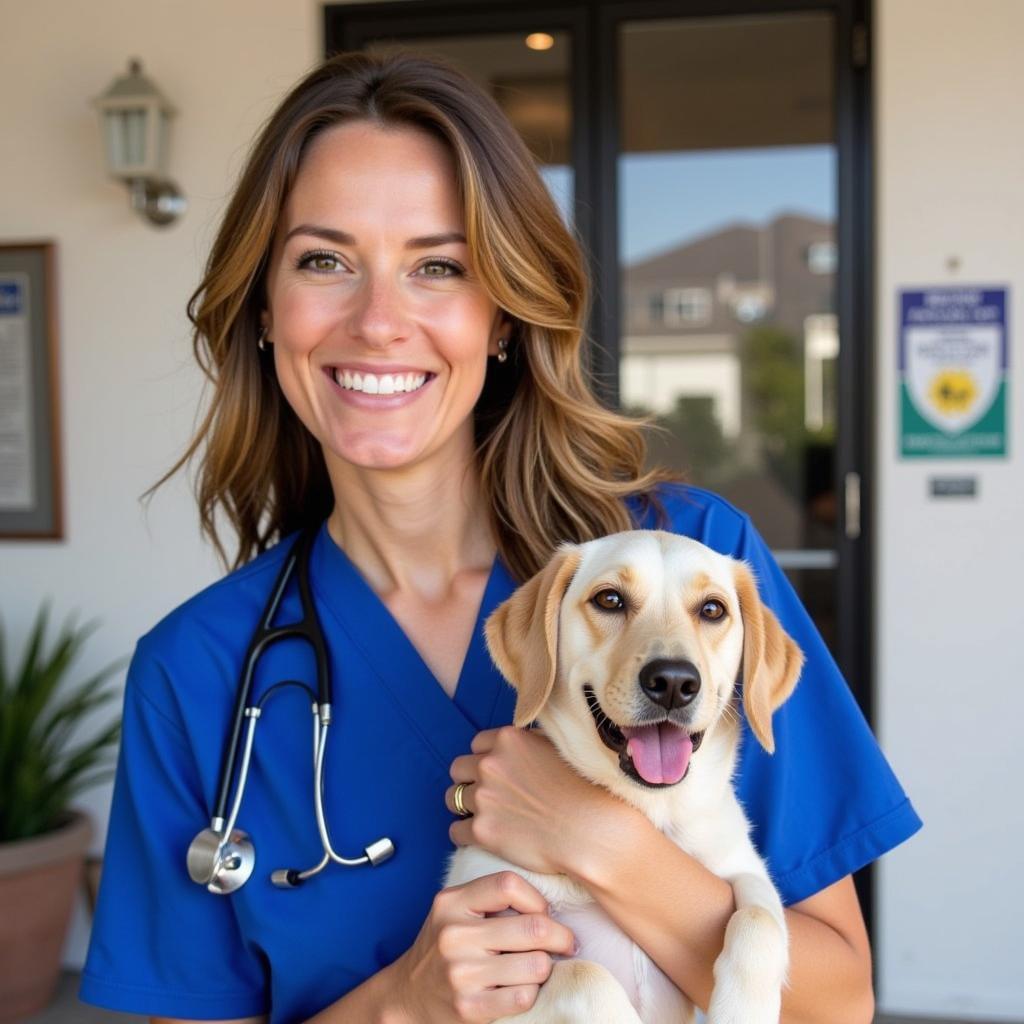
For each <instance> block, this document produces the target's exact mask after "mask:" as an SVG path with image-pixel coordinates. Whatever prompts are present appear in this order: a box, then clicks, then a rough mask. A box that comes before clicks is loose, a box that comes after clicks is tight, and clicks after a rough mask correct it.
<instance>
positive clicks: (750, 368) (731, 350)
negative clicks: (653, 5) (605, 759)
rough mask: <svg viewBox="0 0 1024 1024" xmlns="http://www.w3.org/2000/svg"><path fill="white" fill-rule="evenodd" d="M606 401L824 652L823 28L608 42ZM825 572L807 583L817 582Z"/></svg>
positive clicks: (706, 26)
mask: <svg viewBox="0 0 1024 1024" xmlns="http://www.w3.org/2000/svg"><path fill="white" fill-rule="evenodd" d="M620 56H621V64H620V66H621V68H622V79H621V83H620V85H621V91H622V107H621V110H622V113H621V117H620V124H621V126H622V127H621V137H620V156H619V162H618V173H619V196H620V209H619V221H620V239H621V243H620V245H621V248H620V259H621V263H622V267H623V270H622V278H621V282H622V284H621V287H622V302H621V309H622V320H621V348H620V351H621V366H620V394H621V400H622V405H623V406H624V407H625V408H627V409H631V410H633V411H644V412H648V413H653V414H654V415H655V416H656V417H657V421H658V423H659V424H660V425H661V426H663V427H665V428H666V430H667V433H666V434H661V435H659V437H658V439H657V440H656V441H655V443H653V444H652V452H651V459H652V461H654V462H660V463H667V464H670V465H673V466H675V467H676V468H679V469H683V470H684V471H686V472H687V475H688V477H689V479H691V480H692V481H693V482H694V483H696V484H699V485H702V486H706V487H708V488H710V489H712V490H715V491H717V492H719V493H721V494H723V495H724V496H725V497H727V498H728V499H729V500H731V501H732V502H734V504H736V505H737V506H739V507H740V508H741V509H743V510H744V511H747V512H749V513H750V515H751V517H752V519H753V520H754V523H755V525H756V526H757V527H758V529H759V530H760V531H761V532H762V533H763V534H764V536H765V537H766V539H767V540H768V542H769V543H770V544H771V546H772V547H773V548H774V549H776V553H777V557H779V560H780V561H781V562H782V564H783V565H784V566H787V567H788V568H791V569H792V570H793V571H792V572H791V579H792V580H793V581H794V583H795V584H796V585H798V586H799V588H800V590H801V593H802V596H803V597H804V599H805V602H806V603H807V604H808V605H809V607H810V608H811V611H812V614H814V616H815V618H816V619H817V621H818V624H819V626H820V627H821V628H822V631H823V632H824V633H825V634H826V636H827V638H828V639H829V640H832V639H833V637H834V629H833V620H834V613H833V608H832V605H833V596H832V593H833V591H834V578H833V576H834V572H833V570H834V566H835V564H836V559H835V550H834V548H835V523H836V518H835V504H836V503H835V495H834V493H833V482H832V453H833V450H834V445H835V429H836V360H837V357H838V354H839V335H838V326H837V318H836V309H835V273H836V269H837V267H836V245H835V190H834V182H835V148H834V144H833V141H834V126H833V120H832V110H833V95H832V80H833V73H832V22H831V16H829V15H825V14H814V15H793V16H789V15H785V16H783V15H775V16H772V17H771V18H742V19H741V18H717V19H673V20H670V21H643V22H630V23H627V24H626V25H625V26H624V27H623V29H622V30H621V33H620ZM822 570H824V571H822Z"/></svg>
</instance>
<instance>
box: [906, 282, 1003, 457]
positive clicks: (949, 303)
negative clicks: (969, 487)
mask: <svg viewBox="0 0 1024 1024" xmlns="http://www.w3.org/2000/svg"><path fill="white" fill-rule="evenodd" d="M899 301H900V454H902V455H904V456H910V457H918V458H929V457H930V458H942V459H950V458H964V457H966V458H971V457H977V456H993V455H995V456H1005V455H1006V403H1007V395H1006V390H1007V380H1006V378H1007V372H1006V371H1007V364H1008V348H1009V341H1008V339H1007V333H1006V307H1007V295H1006V289H1005V288H927V289H924V290H922V291H901V292H900V294H899Z"/></svg>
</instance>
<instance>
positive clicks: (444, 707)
mask: <svg viewBox="0 0 1024 1024" xmlns="http://www.w3.org/2000/svg"><path fill="white" fill-rule="evenodd" d="M310 578H311V583H312V586H313V590H314V593H315V595H316V599H317V601H318V603H322V604H323V605H325V606H326V607H327V608H328V609H329V610H330V612H332V613H333V614H334V616H335V617H336V619H337V620H338V622H339V623H340V624H341V625H342V626H343V627H344V629H345V632H346V633H348V635H349V638H350V640H351V641H352V643H353V644H354V645H355V646H356V647H357V648H359V650H360V652H361V653H362V654H363V656H364V658H365V660H366V663H367V665H368V666H369V667H370V668H371V669H372V670H373V672H374V673H375V674H376V676H377V678H378V679H379V680H380V682H381V683H382V684H383V685H384V686H385V687H387V689H388V690H389V691H390V692H391V694H392V696H393V697H394V698H395V699H396V701H397V702H398V704H399V706H400V707H401V708H402V710H403V711H404V712H405V713H406V717H407V718H408V719H409V720H410V721H411V722H412V723H413V724H414V725H415V726H416V728H417V731H419V732H420V734H421V735H422V736H423V738H424V739H425V740H427V742H428V744H429V745H430V746H431V748H432V749H433V750H434V752H435V753H436V754H438V755H439V756H440V757H441V758H442V760H444V763H445V766H446V767H447V766H448V765H449V764H450V763H451V759H452V758H453V757H455V756H458V755H459V754H463V753H468V751H469V745H470V742H471V741H472V739H473V736H474V735H475V734H476V733H477V732H478V731H480V730H481V729H487V728H489V727H490V726H491V724H492V722H493V720H494V714H495V709H496V708H497V706H498V704H499V701H500V700H501V698H502V695H503V691H506V690H507V691H508V694H506V696H507V697H508V696H511V693H512V691H511V687H510V686H509V685H508V683H506V682H505V680H504V679H503V678H502V676H501V674H500V673H499V672H498V670H497V669H496V668H495V667H494V664H493V662H492V661H491V657H490V655H489V654H488V653H487V645H486V643H485V641H484V634H483V626H484V622H485V621H486V619H487V617H488V616H489V615H490V614H491V612H492V611H494V609H495V608H496V607H497V606H498V605H499V604H500V603H501V602H502V601H504V600H505V598H507V597H509V596H510V595H511V593H512V591H513V590H515V586H516V584H515V582H514V580H513V579H512V576H511V573H510V572H509V571H508V568H507V567H506V566H505V564H504V562H503V561H502V559H501V556H500V555H495V557H494V562H493V563H492V565H491V571H490V573H489V575H488V577H487V583H486V585H485V586H484V592H483V597H482V598H481V601H480V607H479V609H478V611H477V615H476V621H475V623H474V625H473V633H472V636H471V637H470V641H469V647H468V648H467V650H466V655H465V658H464V659H463V663H462V669H461V671H460V672H459V679H458V682H457V684H456V687H455V692H454V695H453V696H452V697H449V696H448V694H447V693H446V692H445V689H444V687H443V686H442V685H441V684H440V683H439V682H438V680H437V678H436V677H435V676H434V674H433V672H431V671H430V669H429V667H428V666H427V664H426V662H425V661H424V660H423V658H422V657H421V655H420V653H419V651H418V650H417V649H416V647H415V646H414V645H413V643H412V641H411V640H410V639H409V638H408V636H406V634H405V632H404V631H403V629H402V627H401V626H400V625H399V624H398V621H397V620H396V619H395V617H394V616H393V615H392V614H391V612H390V610H389V609H388V607H387V605H385V604H384V602H383V601H382V600H381V599H380V597H379V596H378V595H377V592H376V591H375V590H374V589H373V588H372V587H371V586H370V584H369V583H368V582H367V581H366V579H365V578H364V577H363V575H362V573H360V571H359V570H358V568H356V566H355V564H354V563H353V562H352V560H351V559H350V558H349V557H348V555H347V554H346V553H345V551H343V550H342V549H341V548H340V547H339V546H338V545H337V544H336V543H335V541H334V538H333V537H331V535H330V533H328V531H327V521H326V520H325V521H324V522H323V523H322V524H321V527H320V529H319V531H318V532H317V536H316V540H315V541H314V544H313V552H312V571H311V573H310ZM327 632H328V636H329V635H330V631H329V630H328V631H327ZM351 681H352V674H351V673H346V666H345V665H344V664H339V665H337V666H336V668H335V671H334V693H335V696H334V701H335V704H336V705H340V702H342V701H343V700H344V688H345V686H346V685H350V684H351ZM338 711H339V712H340V713H344V712H343V709H342V708H341V707H340V706H339V707H338Z"/></svg>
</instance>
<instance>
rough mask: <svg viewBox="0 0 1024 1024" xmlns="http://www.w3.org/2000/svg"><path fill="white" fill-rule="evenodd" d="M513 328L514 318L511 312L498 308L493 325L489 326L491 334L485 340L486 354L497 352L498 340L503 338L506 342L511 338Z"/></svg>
mask: <svg viewBox="0 0 1024 1024" xmlns="http://www.w3.org/2000/svg"><path fill="white" fill-rule="evenodd" d="M514 328H515V320H514V318H513V317H512V314H511V313H506V312H505V311H504V310H503V309H499V310H498V312H497V313H496V314H495V318H494V325H493V327H492V328H491V336H490V338H488V340H487V354H488V355H489V356H496V355H497V354H498V351H499V349H498V341H499V340H500V339H501V338H504V339H505V342H506V343H508V342H509V341H510V340H511V338H512V331H513V330H514Z"/></svg>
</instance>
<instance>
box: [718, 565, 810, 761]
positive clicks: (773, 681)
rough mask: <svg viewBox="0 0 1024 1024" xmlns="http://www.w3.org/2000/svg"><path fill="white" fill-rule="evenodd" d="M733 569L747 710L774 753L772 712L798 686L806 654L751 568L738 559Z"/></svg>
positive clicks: (763, 742) (766, 746) (757, 732)
mask: <svg viewBox="0 0 1024 1024" xmlns="http://www.w3.org/2000/svg"><path fill="white" fill-rule="evenodd" d="M733 572H734V578H735V582H736V593H737V594H738V595H739V599H740V614H741V615H742V617H743V711H744V713H745V714H746V716H747V721H748V722H749V723H750V728H751V729H752V730H753V733H754V735H755V736H756V737H757V739H758V742H759V743H760V744H761V746H762V747H764V749H765V750H767V751H768V753H769V754H771V753H774V751H775V737H774V736H773V735H772V714H773V713H774V712H775V709H776V708H778V707H780V706H781V705H782V704H783V703H784V702H785V701H786V699H787V698H788V697H789V695H790V694H791V693H792V692H793V690H794V688H795V687H796V683H797V680H798V679H799V678H800V669H801V668H802V667H803V664H804V655H803V651H801V650H800V648H799V647H798V646H797V645H796V642H795V641H794V640H793V639H792V637H790V635H789V634H788V633H787V632H786V631H785V630H784V629H783V628H782V626H780V625H779V620H778V619H777V618H776V617H775V615H774V613H773V612H772V610H771V609H770V608H767V607H765V605H764V603H763V602H762V601H761V596H760V594H758V592H757V584H756V583H755V582H754V576H753V574H752V573H751V571H750V569H749V568H748V567H747V566H746V565H745V564H744V563H743V562H737V563H736V565H735V568H734V570H733Z"/></svg>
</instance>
